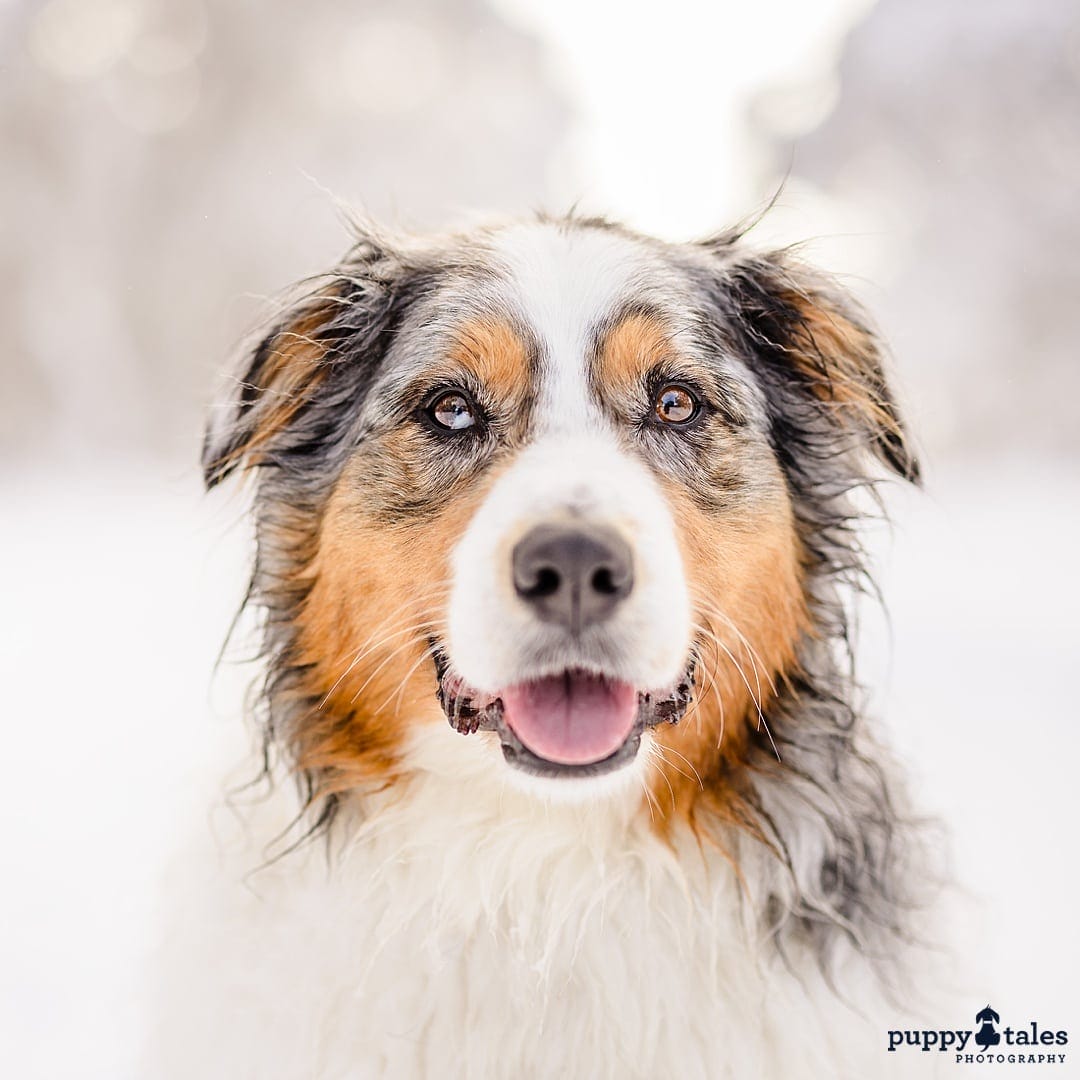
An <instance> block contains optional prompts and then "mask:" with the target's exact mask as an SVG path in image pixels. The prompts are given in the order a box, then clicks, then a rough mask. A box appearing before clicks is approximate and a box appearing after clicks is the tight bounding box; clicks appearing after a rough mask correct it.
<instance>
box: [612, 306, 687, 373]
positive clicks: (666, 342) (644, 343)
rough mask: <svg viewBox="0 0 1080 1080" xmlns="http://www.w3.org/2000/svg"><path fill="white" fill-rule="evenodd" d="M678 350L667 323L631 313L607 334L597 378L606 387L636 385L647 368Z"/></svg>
mask: <svg viewBox="0 0 1080 1080" xmlns="http://www.w3.org/2000/svg"><path fill="white" fill-rule="evenodd" d="M674 351H675V350H674V348H673V347H672V344H671V340H670V337H669V334H668V331H667V329H666V328H665V326H664V325H663V323H661V322H660V321H659V320H658V319H654V318H652V317H650V316H648V315H640V314H639V315H629V316H627V317H626V318H625V319H623V320H622V321H621V322H620V323H618V325H616V326H615V327H613V328H612V329H611V330H610V331H609V332H608V334H607V335H606V337H605V338H604V341H603V343H602V345H601V347H600V355H599V357H598V358H597V365H596V379H597V382H598V383H599V384H600V385H601V386H604V387H625V386H632V385H636V384H637V383H638V382H639V381H640V379H641V376H642V374H643V373H644V372H646V371H648V370H649V368H651V367H652V366H653V365H655V364H656V363H658V362H659V361H660V360H663V359H665V358H666V357H670V356H671V355H672V354H673V353H674Z"/></svg>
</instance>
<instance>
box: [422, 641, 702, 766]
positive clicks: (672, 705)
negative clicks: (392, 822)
mask: <svg viewBox="0 0 1080 1080" xmlns="http://www.w3.org/2000/svg"><path fill="white" fill-rule="evenodd" d="M431 644H432V657H433V659H434V664H435V673H436V678H437V681H438V691H437V696H438V699H439V702H440V704H441V705H442V707H443V711H444V712H445V714H446V718H447V720H448V721H449V722H450V726H451V727H453V728H454V729H455V730H456V731H458V732H460V733H461V734H463V735H468V734H471V733H473V732H476V731H493V732H496V733H497V734H498V735H499V738H500V741H501V743H502V750H503V756H504V757H505V758H506V760H507V762H509V763H510V764H511V765H513V766H515V767H517V768H519V769H523V770H524V771H526V772H530V773H534V774H537V775H543V776H589V775H599V774H602V773H605V772H609V771H611V770H613V769H616V768H619V767H621V766H622V765H624V764H626V763H628V762H630V761H632V760H633V759H634V757H636V755H637V751H638V746H639V744H640V741H641V736H642V733H643V732H644V731H645V729H646V728H649V727H654V726H656V725H657V724H661V723H670V724H675V723H678V722H679V720H681V719H682V717H683V715H684V713H685V712H686V709H687V707H688V706H689V704H690V699H691V697H692V694H693V686H694V669H695V666H696V657H695V656H694V655H691V656H690V657H689V658H688V660H687V664H686V668H685V670H684V672H683V674H682V676H680V677H679V678H678V679H676V680H675V681H674V683H673V684H672V685H670V686H668V687H664V688H661V689H659V690H636V689H634V688H633V687H631V686H629V684H626V683H622V682H620V680H617V679H615V678H614V677H612V676H609V675H606V674H605V673H603V672H599V671H585V670H584V669H578V668H571V669H564V670H563V671H561V672H557V673H551V672H547V673H544V674H542V675H539V676H536V677H534V678H532V679H527V680H519V681H518V683H516V684H514V686H513V687H511V689H510V690H509V691H498V692H487V693H485V692H482V691H478V690H476V689H475V688H474V687H471V686H469V684H468V683H466V682H465V680H464V679H463V678H462V677H461V675H460V674H459V673H458V672H457V671H456V670H455V669H454V668H453V666H452V665H451V664H450V662H449V660H448V659H447V657H446V654H445V652H444V650H443V648H442V646H441V645H440V644H439V643H437V642H435V641H434V640H433V641H432V643H431ZM553 675H554V676H558V677H565V676H567V675H571V676H572V675H577V676H578V677H581V678H588V679H593V680H598V681H604V682H607V683H608V684H609V686H610V685H612V684H616V683H618V684H619V685H620V686H621V687H623V688H624V690H623V693H624V694H627V693H628V694H631V695H635V696H636V708H635V709H634V710H633V713H632V715H631V716H630V717H629V718H624V719H626V720H628V722H627V723H626V724H625V727H622V728H616V725H615V724H614V722H613V723H612V726H611V728H610V730H609V731H608V732H607V738H606V739H599V740H594V741H592V742H591V745H589V746H586V745H585V744H576V745H573V746H572V747H571V748H570V749H571V752H570V753H569V754H567V753H561V754H560V753H559V752H558V751H559V745H558V739H556V740H555V741H554V742H552V741H551V740H550V739H545V738H544V737H541V738H540V739H539V741H538V740H537V738H536V732H535V729H534V730H533V733H532V734H533V737H532V738H531V739H530V740H529V741H530V742H532V743H533V745H532V746H529V745H527V743H526V742H525V741H523V739H522V738H521V737H520V735H519V733H518V732H517V731H516V730H515V727H514V724H513V722H512V720H511V718H510V717H509V716H508V715H507V713H508V710H507V704H508V700H509V704H510V706H511V708H513V706H514V705H515V704H516V703H518V702H515V692H514V691H515V690H517V689H518V688H520V687H521V685H522V684H523V683H524V684H529V683H532V684H535V683H536V682H538V681H541V680H543V679H545V678H551V677H552V676H553ZM507 699H508V700H507ZM631 701H633V698H631ZM623 707H624V708H625V701H624V702H623ZM519 721H520V717H519ZM518 726H519V727H521V726H525V727H528V725H522V724H521V723H520V722H519V725H518ZM525 734H526V738H527V739H528V738H529V732H528V731H526V732H525ZM617 735H623V736H624V737H623V738H622V741H621V742H617V738H616V737H617ZM553 747H554V749H555V751H556V756H555V757H547V756H545V753H546V752H551V751H552V748H553ZM537 751H540V752H539V753H538V752H537ZM604 751H610V752H607V753H606V755H605V754H604V753H603V752H604ZM596 754H600V755H601V756H594V755H596ZM559 757H562V758H564V759H565V758H569V759H570V760H558V758H559Z"/></svg>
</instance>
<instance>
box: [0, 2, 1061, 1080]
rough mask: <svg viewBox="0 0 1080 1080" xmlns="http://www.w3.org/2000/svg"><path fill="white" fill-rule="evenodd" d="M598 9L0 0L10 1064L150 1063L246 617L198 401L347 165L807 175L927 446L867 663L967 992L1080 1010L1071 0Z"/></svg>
mask: <svg viewBox="0 0 1080 1080" xmlns="http://www.w3.org/2000/svg"><path fill="white" fill-rule="evenodd" d="M615 10H616V9H615V8H613V7H612V5H609V4H603V3H601V2H600V0H546V2H544V3H540V2H538V0H492V2H491V3H490V4H487V3H482V2H480V0H396V2H393V3H391V2H390V0H386V2H384V3H377V2H371V0H364V2H359V0H353V2H351V3H348V2H346V0H309V2H308V3H305V4H304V5H297V4H288V3H286V2H285V0H261V2H259V3H256V2H255V0H220V2H216V3H214V4H209V3H206V4H203V3H200V2H199V0H48V2H45V3H40V2H28V0H0V206H2V207H3V211H2V212H0V558H2V562H0V565H2V566H3V567H4V568H5V572H4V577H3V585H2V591H0V605H2V608H0V610H2V611H3V615H4V619H3V624H2V629H0V645H2V648H0V680H2V681H0V686H2V688H3V690H2V693H0V722H2V724H3V728H2V733H3V741H2V744H0V745H2V751H0V753H2V755H3V757H2V760H3V762H4V764H5V765H6V768H5V769H4V776H3V782H2V783H0V812H2V814H3V822H4V825H3V833H2V836H3V845H2V848H0V851H2V855H0V1048H2V1053H3V1058H2V1061H3V1065H4V1068H3V1070H2V1071H4V1072H5V1073H6V1074H8V1075H12V1076H18V1077H37V1076H40V1077H58V1076H78V1077H86V1076H101V1077H109V1078H118V1077H125V1076H129V1075H131V1074H132V1060H133V1054H134V1050H135V1044H136V1040H135V1039H134V1038H133V1037H132V1032H133V1031H137V1030H138V1028H139V1025H140V1024H141V1013H140V1008H141V1000H140V996H139V993H138V990H137V982H136V974H135V973H136V972H137V971H138V969H139V965H140V962H141V961H143V960H144V959H145V957H146V956H147V954H148V953H149V951H150V950H151V949H152V948H153V942H154V938H155V933H156V913H157V911H158V908H159V903H158V901H159V897H160V895H161V889H162V888H163V887H165V884H166V883H167V879H166V877H165V874H164V872H165V867H166V866H167V864H168V860H169V856H170V854H171V852H172V851H173V849H174V848H175V846H176V844H178V843H179V842H180V840H181V839H182V838H183V837H184V836H185V835H186V834H187V833H188V832H189V831H190V830H191V828H192V827H193V823H194V824H196V825H197V824H198V823H199V822H200V821H202V820H206V821H208V822H209V821H210V814H209V812H208V809H207V808H208V807H209V806H210V805H211V803H212V801H213V799H214V797H215V796H216V794H218V789H217V786H216V785H217V784H218V777H219V776H220V774H221V772H222V769H223V766H224V765H225V764H229V763H231V762H242V761H243V756H244V753H245V748H246V745H247V737H248V736H247V733H246V731H245V729H244V726H243V724H242V722H241V721H240V719H239V716H240V712H241V699H242V695H243V690H244V687H245V685H246V683H247V682H248V680H249V679H250V678H251V677H252V674H253V672H252V671H251V670H250V669H249V668H246V667H245V666H244V665H243V664H241V663H239V662H237V661H238V659H239V657H240V656H241V655H242V650H241V649H236V650H232V651H231V652H230V654H229V657H228V658H227V662H226V663H225V664H224V666H223V667H222V668H221V669H220V671H219V673H218V674H217V675H216V676H213V677H212V668H213V664H214V660H215V658H216V655H217V652H218V649H219V647H220V644H221V642H222V640H223V638H224V635H225V631H226V629H227V626H228V623H229V620H230V618H231V616H232V614H233V611H234V610H235V607H236V605H237V603H238V602H239V599H240V596H241V592H242V588H243V573H244V566H245V560H246V556H247V543H248V536H247V531H246V526H245V522H244V507H243V505H242V500H240V499H239V498H237V497H235V496H234V497H232V498H230V497H229V496H227V495H226V496H215V497H213V498H207V497H204V496H203V495H202V494H201V491H200V487H199V479H198V474H197V469H196V460H197V455H198V441H199V429H200V423H201V416H202V412H203V409H204V407H205V403H206V401H207V399H208V396H209V394H210V391H211V388H212V386H213V385H214V379H215V376H216V375H217V373H218V372H219V371H220V370H221V369H222V367H223V366H225V364H226V361H227V358H228V356H229V355H230V353H231V351H232V349H233V347H234V346H235V344H236V342H237V341H238V340H239V338H240V337H241V336H242V335H243V334H244V333H245V332H246V331H247V330H248V329H249V328H250V327H251V326H252V324H253V323H255V322H256V321H257V320H258V318H259V316H260V313H261V312H262V311H263V310H264V306H265V299H264V298H265V297H267V296H272V295H273V294H275V293H276V292H277V291H278V290H280V289H281V288H282V287H283V286H285V285H287V284H288V283H289V282H291V281H293V280H295V279H297V278H299V277H301V276H302V275H304V274H307V273H311V272H314V271H317V270H320V269H322V268H324V267H325V266H327V265H328V264H329V263H330V262H332V261H333V260H334V259H335V258H336V257H337V256H338V255H339V254H340V253H341V251H342V249H343V247H344V245H345V243H346V237H345V234H344V231H343V229H342V226H341V224H340V221H339V218H338V216H337V210H336V208H335V202H334V200H335V199H340V200H343V201H345V202H347V203H353V204H359V205H362V206H364V207H365V208H367V209H368V210H369V211H371V212H372V213H373V214H375V215H377V216H382V217H387V218H390V219H391V220H393V221H396V222H398V223H401V224H405V225H414V226H424V225H439V224H445V223H448V222H452V221H456V220H460V219H461V218H462V217H463V216H468V215H471V214H474V213H477V212H482V213H489V212H504V211H526V210H529V209H531V208H534V207H537V206H545V207H548V208H551V209H563V208H566V207H568V206H569V205H570V204H571V203H572V202H574V201H578V202H579V203H580V205H581V206H582V207H583V208H585V209H587V210H597V211H601V212H607V213H610V214H612V215H614V216H616V217H621V218H623V219H624V220H626V221H628V222H629V223H631V224H633V225H637V226H640V227H642V228H644V229H647V230H652V231H657V232H660V233H662V234H665V235H668V236H671V237H674V238H680V237H690V236H693V235H696V234H701V233H705V232H707V231H710V230H712V229H715V228H717V227H719V226H722V225H724V224H728V223H731V222H732V221H735V220H737V219H738V218H740V217H742V216H744V215H745V214H747V213H749V212H752V211H754V210H755V209H757V208H758V207H760V206H761V205H762V204H763V202H764V201H766V200H767V198H768V197H769V195H771V193H772V192H773V190H774V189H775V188H776V186H777V185H778V183H779V181H780V179H781V178H782V177H783V176H784V175H787V177H788V179H787V182H786V185H785V187H784V192H783V194H782V196H781V198H780V200H779V205H778V206H777V208H776V210H775V211H773V212H772V213H771V214H770V215H769V217H768V218H767V219H766V220H765V222H764V223H763V224H762V226H761V227H760V229H759V230H758V233H759V236H760V239H761V242H763V243H764V242H768V241H769V240H775V241H790V240H797V239H798V240H801V239H807V238H809V239H811V240H812V243H811V245H810V248H809V253H810V255H811V256H812V257H813V258H815V259H816V261H818V262H820V263H821V264H823V265H825V266H826V267H828V268H830V269H832V270H834V271H836V272H838V273H839V274H841V275H842V276H843V278H844V280H845V281H846V282H847V284H848V285H849V287H851V288H853V289H854V290H855V291H856V292H857V293H859V295H860V296H861V297H862V299H863V300H864V302H865V303H866V304H867V305H868V306H869V307H870V308H871V310H872V311H873V312H874V314H875V316H876V318H877V319H878V321H879V323H880V324H881V325H882V326H883V328H884V330H885V332H886V335H887V336H888V338H889V339H890V341H891V342H892V345H893V351H894V353H895V356H896V367H897V370H898V372H899V375H900V381H901V383H902V385H903V387H904V390H905V398H906V401H907V403H908V412H909V416H910V419H911V421H912V425H913V427H914V428H915V430H916V431H917V432H918V434H919V436H920V440H921V444H922V447H923V452H924V458H925V459H926V464H927V473H928V480H927V490H926V492H924V493H908V492H904V491H901V490H899V489H897V490H896V491H895V492H894V493H893V494H894V498H893V500H892V509H893V516H894V518H895V526H894V528H893V529H892V530H891V532H886V531H879V532H878V533H876V534H875V548H876V550H877V551H878V563H879V568H880V569H879V577H880V580H881V583H882V585H883V587H884V591H885V594H886V597H887V598H888V601H889V610H890V616H891V625H889V626H887V625H886V623H885V620H884V619H883V618H881V617H880V616H879V615H875V614H874V613H872V612H870V613H868V615H867V625H866V631H865V636H866V649H865V656H864V659H865V661H866V662H865V664H864V676H865V677H866V679H867V680H868V681H869V683H870V684H871V687H872V707H873V709H874V711H875V713H876V714H877V715H879V716H880V717H881V718H882V722H883V724H884V725H885V727H886V730H887V732H888V736H889V738H890V739H891V741H892V742H893V744H894V745H895V746H896V748H897V750H898V752H899V754H900V755H901V756H902V758H903V759H904V760H905V761H906V762H907V763H908V766H909V768H910V770H911V771H912V773H913V775H914V776H915V777H916V791H917V793H918V795H919V799H920V801H921V803H922V805H923V806H924V807H926V808H927V809H928V810H930V811H932V812H934V813H937V814H939V815H940V816H941V817H942V818H943V819H944V820H945V821H946V822H947V823H948V825H949V828H950V831H951V834H952V841H951V848H952V864H953V866H954V868H955V873H956V876H957V879H958V880H959V881H960V882H961V884H962V886H963V888H964V890H965V891H966V893H967V894H969V896H970V897H971V899H972V903H973V911H974V914H973V915H971V916H970V917H969V918H968V919H967V920H966V925H965V927H964V934H963V936H960V935H959V932H958V937H957V944H958V946H959V947H961V948H963V949H970V950H971V951H972V952H973V953H975V954H977V959H978V962H979V963H980V964H981V966H982V969H983V970H984V971H985V984H984V987H982V988H980V990H979V995H980V996H979V1000H978V1001H974V1000H973V1001H972V1012H974V1011H975V1008H976V1007H979V1006H981V1005H983V1004H985V1002H986V1000H992V1001H993V1004H994V1006H995V1008H996V1009H997V1010H998V1011H999V1012H1000V1013H1001V1014H1002V1016H1003V1017H1005V1016H1007V1017H1008V1018H1010V1019H1012V1020H1020V1019H1027V1018H1033V1017H1037V1018H1039V1019H1040V1021H1043V1022H1045V1024H1046V1025H1047V1026H1051V1027H1069V1028H1071V1030H1072V1031H1073V1032H1074V1035H1075V1037H1077V1038H1080V1010H1078V1008H1077V1006H1078V1004H1080V998H1078V994H1077V990H1076V974H1077V965H1078V961H1080V950H1078V942H1077V935H1076V928H1075V919H1074V909H1075V907H1076V895H1077V887H1078V884H1080V882H1078V879H1077V872H1076V868H1075V867H1076V853H1077V844H1076V840H1075V837H1074V832H1073V830H1074V828H1075V826H1076V823H1077V820H1078V813H1077V811H1078V797H1077V781H1076V779H1075V776H1076V766H1075V760H1076V752H1077V749H1078V746H1080V739H1078V735H1077V719H1078V717H1077V707H1076V704H1075V699H1074V698H1073V696H1072V694H1071V687H1070V683H1071V679H1072V677H1073V672H1074V670H1075V668H1076V666H1077V663H1078V661H1080V648H1078V646H1080V631H1078V614H1077V613H1078V610H1080V572H1078V570H1077V556H1076V550H1077V548H1078V546H1080V545H1078V540H1080V537H1078V535H1077V534H1078V531H1080V530H1078V523H1080V502H1078V496H1080V473H1078V470H1077V464H1078V459H1080V425H1078V424H1077V419H1076V416H1077V406H1076V401H1077V393H1078V391H1080V363H1078V357H1077V338H1078V336H1080V335H1078V331H1080V325H1078V323H1080V319H1078V315H1077V311H1078V298H1080V7H1078V6H1077V5H1076V4H1075V2H1074V0H1031V2H1028V3H1023V4H1018V3H1015V2H1012V0H1008V2H1007V0H983V2H981V3H980V4H977V5H976V4H971V3H969V2H966V0H880V2H879V3H877V4H876V5H874V4H872V3H868V2H865V0H815V2H813V3H801V4H800V3H796V2H794V0H760V2H758V3H757V4H755V5H735V4H720V3H718V4H712V5H706V4H702V3H700V2H699V0H667V2H666V3H665V4H664V5H663V6H662V8H661V9H660V10H659V11H652V10H650V11H648V12H646V11H645V10H644V9H643V10H642V11H641V12H640V14H639V15H637V16H636V17H634V18H629V19H628V18H627V17H626V16H627V15H628V14H629V12H630V11H631V9H630V8H629V7H627V8H624V9H618V10H620V11H621V13H622V14H621V16H620V17H619V18H618V19H616V17H615V16H614V15H613V12H614V11H615ZM208 827H209V826H208ZM961 943H962V944H961ZM969 1019H970V1018H968V1017H957V1018H942V1022H943V1023H948V1024H952V1025H955V1024H960V1023H963V1022H965V1021H967V1020H969ZM1062 1074H1063V1071H1059V1072H1058V1074H1057V1075H1062Z"/></svg>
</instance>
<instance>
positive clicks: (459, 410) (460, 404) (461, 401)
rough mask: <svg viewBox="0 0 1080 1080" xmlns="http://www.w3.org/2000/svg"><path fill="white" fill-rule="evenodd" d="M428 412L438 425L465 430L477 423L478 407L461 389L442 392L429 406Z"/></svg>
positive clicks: (448, 429)
mask: <svg viewBox="0 0 1080 1080" xmlns="http://www.w3.org/2000/svg"><path fill="white" fill-rule="evenodd" d="M427 412H428V416H430V417H431V420H432V422H433V423H434V424H435V425H436V427H440V428H443V429H445V430H446V431H464V430H465V429H466V428H471V427H473V426H474V425H475V424H476V408H475V406H474V405H473V403H472V402H471V401H470V400H469V399H468V398H467V397H466V396H465V395H464V394H463V393H461V392H460V391H459V390H448V391H447V392H446V393H445V394H440V395H439V397H437V398H436V399H435V400H434V401H433V402H432V403H431V404H430V405H429V406H428V410H427Z"/></svg>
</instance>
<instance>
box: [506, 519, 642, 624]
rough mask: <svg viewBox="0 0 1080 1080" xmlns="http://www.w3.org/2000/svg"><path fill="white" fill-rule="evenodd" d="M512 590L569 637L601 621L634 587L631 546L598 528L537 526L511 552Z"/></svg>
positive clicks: (545, 619) (611, 530)
mask: <svg viewBox="0 0 1080 1080" xmlns="http://www.w3.org/2000/svg"><path fill="white" fill-rule="evenodd" d="M513 574H514V588H515V590H516V591H517V594H518V596H520V597H521V598H522V600H524V601H525V602H526V603H527V604H529V605H530V606H531V607H532V608H533V610H534V611H535V613H536V615H537V616H538V617H539V618H541V619H543V620H544V621H545V622H554V623H559V624H560V625H562V626H564V627H565V628H566V629H567V630H569V631H570V632H571V633H572V634H578V633H580V632H581V631H582V630H583V629H584V628H585V627H587V626H590V625H592V624H593V623H598V622H601V621H602V620H604V619H606V618H607V617H608V616H609V615H610V614H611V612H612V611H614V609H615V607H616V606H617V605H618V603H619V601H620V600H622V599H624V598H625V597H626V596H628V595H629V594H630V590H631V589H632V588H633V585H634V567H633V559H632V557H631V553H630V546H629V544H627V543H626V541H625V540H623V539H622V537H620V536H619V534H618V533H616V532H615V530H614V529H610V528H607V527H605V526H601V525H538V526H536V527H535V528H534V529H532V530H531V531H530V532H529V533H527V534H526V535H525V536H524V537H523V538H522V539H521V540H520V541H519V542H518V544H517V546H516V547H515V548H514V553H513Z"/></svg>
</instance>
